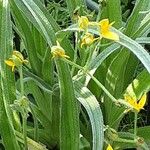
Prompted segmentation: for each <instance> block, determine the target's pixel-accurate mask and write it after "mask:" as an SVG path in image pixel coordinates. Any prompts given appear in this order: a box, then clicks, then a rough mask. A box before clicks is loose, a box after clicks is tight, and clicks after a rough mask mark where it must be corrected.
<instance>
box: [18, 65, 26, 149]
mask: <svg viewBox="0 0 150 150" xmlns="http://www.w3.org/2000/svg"><path fill="white" fill-rule="evenodd" d="M19 73H20V91H21V92H20V98H21V99H22V97H23V96H24V84H23V71H22V65H21V66H20V67H19ZM24 109H25V108H23V112H22V113H21V115H22V120H23V137H24V149H25V150H27V149H28V146H27V114H26V112H25V110H24Z"/></svg>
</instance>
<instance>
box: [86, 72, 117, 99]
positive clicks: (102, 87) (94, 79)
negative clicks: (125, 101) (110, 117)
mask: <svg viewBox="0 0 150 150" xmlns="http://www.w3.org/2000/svg"><path fill="white" fill-rule="evenodd" d="M87 74H88V75H89V76H90V77H91V78H92V79H93V81H94V82H95V83H96V84H97V85H98V86H99V87H100V88H101V89H102V90H103V91H104V92H105V94H106V95H107V96H108V97H109V98H110V99H111V100H112V101H113V102H117V100H116V98H115V97H113V96H112V95H111V94H110V93H109V91H108V90H107V89H106V88H105V86H104V85H102V84H101V83H100V82H99V81H98V80H97V79H96V78H95V77H94V76H93V75H91V74H90V73H87Z"/></svg>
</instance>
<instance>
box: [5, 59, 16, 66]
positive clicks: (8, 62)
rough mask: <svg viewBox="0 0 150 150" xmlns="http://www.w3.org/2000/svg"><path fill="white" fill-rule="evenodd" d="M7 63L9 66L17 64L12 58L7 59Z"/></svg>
mask: <svg viewBox="0 0 150 150" xmlns="http://www.w3.org/2000/svg"><path fill="white" fill-rule="evenodd" d="M5 63H6V64H7V65H8V66H11V67H13V66H15V63H14V62H13V61H11V60H5Z"/></svg>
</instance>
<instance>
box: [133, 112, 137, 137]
mask: <svg viewBox="0 0 150 150" xmlns="http://www.w3.org/2000/svg"><path fill="white" fill-rule="evenodd" d="M137 114H138V113H137V112H135V113H134V139H136V136H137Z"/></svg>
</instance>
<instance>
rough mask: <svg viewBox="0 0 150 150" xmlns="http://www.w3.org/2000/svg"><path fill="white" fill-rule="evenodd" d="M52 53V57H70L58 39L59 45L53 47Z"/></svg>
mask: <svg viewBox="0 0 150 150" xmlns="http://www.w3.org/2000/svg"><path fill="white" fill-rule="evenodd" d="M51 53H52V55H53V57H52V58H56V57H63V58H70V57H69V56H67V55H66V54H65V50H64V49H63V48H62V47H61V46H60V44H59V42H58V41H57V45H55V46H52V47H51Z"/></svg>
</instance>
